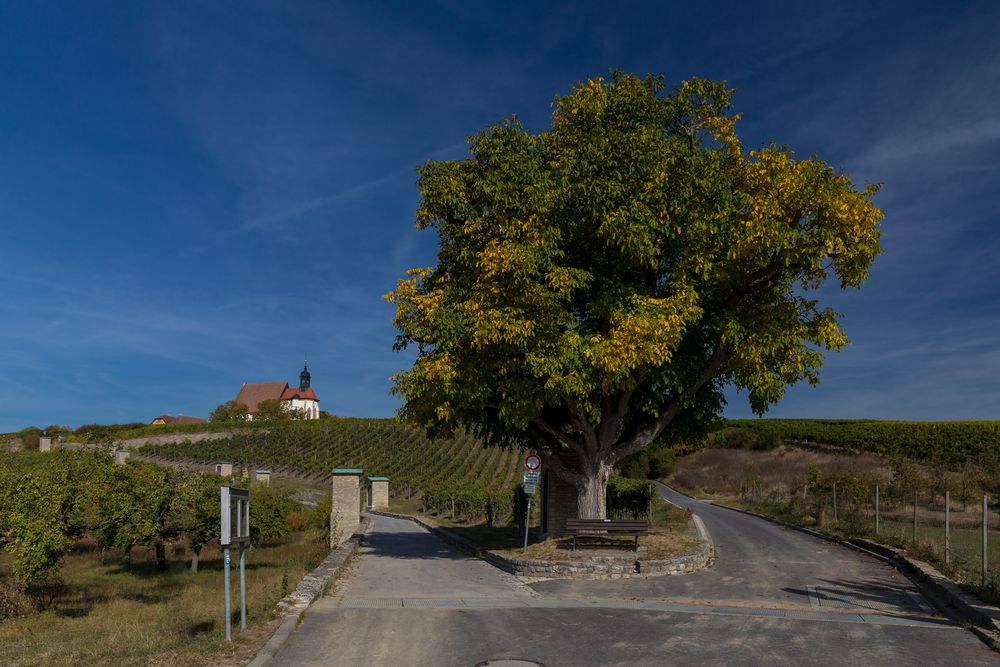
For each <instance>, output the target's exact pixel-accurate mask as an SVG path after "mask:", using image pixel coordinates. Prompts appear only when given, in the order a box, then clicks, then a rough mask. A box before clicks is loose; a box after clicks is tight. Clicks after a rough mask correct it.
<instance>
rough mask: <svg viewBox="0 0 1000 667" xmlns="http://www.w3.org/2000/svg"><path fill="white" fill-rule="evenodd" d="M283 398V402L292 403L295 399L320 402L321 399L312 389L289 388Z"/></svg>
mask: <svg viewBox="0 0 1000 667" xmlns="http://www.w3.org/2000/svg"><path fill="white" fill-rule="evenodd" d="M281 398H282V400H285V401H290V400H292V399H293V398H298V399H301V400H308V401H318V400H319V398H318V397H317V396H316V392H314V391H313V390H312V387H309V388H308V389H299V388H298V387H288V388H287V389H285V391H284V392H283V393H282V394H281Z"/></svg>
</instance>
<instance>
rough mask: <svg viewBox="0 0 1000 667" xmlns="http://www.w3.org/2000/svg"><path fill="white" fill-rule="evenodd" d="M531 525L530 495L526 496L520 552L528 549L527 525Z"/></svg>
mask: <svg viewBox="0 0 1000 667" xmlns="http://www.w3.org/2000/svg"><path fill="white" fill-rule="evenodd" d="M530 525H531V496H528V510H527V511H526V512H525V513H524V547H523V548H522V549H521V551H522V552H524V551H527V550H528V526H530Z"/></svg>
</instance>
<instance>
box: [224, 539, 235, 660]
mask: <svg viewBox="0 0 1000 667" xmlns="http://www.w3.org/2000/svg"><path fill="white" fill-rule="evenodd" d="M222 571H223V577H224V579H225V581H226V641H227V642H231V641H233V618H232V613H233V612H232V609H231V608H230V606H229V605H230V601H229V595H230V593H229V546H228V545H227V546H224V547H222Z"/></svg>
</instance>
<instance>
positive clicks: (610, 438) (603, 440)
mask: <svg viewBox="0 0 1000 667" xmlns="http://www.w3.org/2000/svg"><path fill="white" fill-rule="evenodd" d="M648 375H649V369H648V368H643V369H640V370H638V371H636V372H635V373H634V374H633V378H634V381H633V384H632V387H631V388H630V389H628V390H626V391H623V392H621V393H620V394H618V400H617V401H614V400H613V399H612V397H610V396H607V397H605V399H604V401H602V404H601V428H600V432H599V433H598V439H599V442H600V445H601V447H604V446H607V445H609V444H610V443H613V442H614V441H615V440H616V439H617V438H618V429H619V427H620V426H621V423H622V419H624V417H625V415H626V414H627V412H628V404H629V401H631V400H632V395H633V394H635V392H636V390H637V389H638V388H639V386H640V385H641V384H642V383H643V382H645V381H646V377H647V376H648ZM612 403H614V406H613V407H612Z"/></svg>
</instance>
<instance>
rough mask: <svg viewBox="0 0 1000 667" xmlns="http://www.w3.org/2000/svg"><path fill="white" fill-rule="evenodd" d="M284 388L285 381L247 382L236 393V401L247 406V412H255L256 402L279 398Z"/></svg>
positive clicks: (286, 385) (285, 385) (285, 386)
mask: <svg viewBox="0 0 1000 667" xmlns="http://www.w3.org/2000/svg"><path fill="white" fill-rule="evenodd" d="M286 389H288V383H287V382H248V383H246V384H244V385H243V387H242V388H241V389H240V393H238V394H236V402H237V403H242V404H243V405H245V406H247V410H248V411H249V412H257V404H258V403H260V402H261V401H268V400H271V399H275V398H281V397H282V392H284V391H285V390H286Z"/></svg>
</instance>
